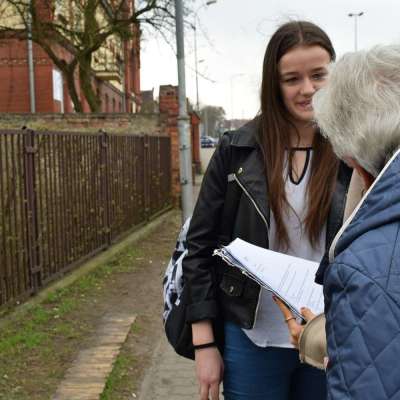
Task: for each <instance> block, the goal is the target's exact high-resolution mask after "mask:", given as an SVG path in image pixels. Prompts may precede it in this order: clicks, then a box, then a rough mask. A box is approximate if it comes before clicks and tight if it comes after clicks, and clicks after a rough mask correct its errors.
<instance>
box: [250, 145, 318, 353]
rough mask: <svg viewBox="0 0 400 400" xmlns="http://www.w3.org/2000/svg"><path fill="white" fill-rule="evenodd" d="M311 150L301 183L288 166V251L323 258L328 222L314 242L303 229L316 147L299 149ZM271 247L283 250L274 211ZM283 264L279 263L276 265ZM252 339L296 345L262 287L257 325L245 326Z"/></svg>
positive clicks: (272, 344) (270, 344) (269, 344)
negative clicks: (277, 233)
mask: <svg viewBox="0 0 400 400" xmlns="http://www.w3.org/2000/svg"><path fill="white" fill-rule="evenodd" d="M299 151H307V158H306V163H305V166H304V172H303V174H302V176H301V177H300V180H299V181H298V182H297V183H294V182H293V181H292V178H291V175H290V174H288V173H287V172H286V171H287V167H286V168H285V189H286V197H287V200H288V202H289V204H290V206H291V208H289V210H288V212H287V213H283V215H282V217H283V222H284V224H285V226H286V229H287V231H288V236H289V243H290V247H289V249H288V250H287V251H284V253H285V254H288V255H292V256H296V257H301V258H304V259H306V260H310V261H316V262H320V261H321V259H322V257H323V255H324V252H325V236H326V225H324V227H323V229H322V230H321V234H320V237H319V240H318V244H317V246H316V247H315V248H313V247H312V246H311V243H310V241H309V239H308V236H307V234H306V232H305V231H304V230H303V222H304V219H305V217H306V215H307V186H308V182H309V179H310V170H311V160H312V149H311V148H309V149H299ZM269 248H270V249H271V250H274V251H279V252H282V251H281V248H280V243H278V242H277V238H276V223H275V219H274V216H273V213H272V212H271V220H270V231H269ZM276 267H277V268H279V265H277V266H276ZM243 331H244V332H245V333H246V335H247V336H248V337H249V338H250V340H251V341H252V342H253V343H254V344H256V345H257V346H260V347H287V348H292V347H293V345H292V344H291V343H290V340H289V331H288V328H287V324H286V323H285V322H284V317H283V315H282V313H281V311H280V310H279V308H278V306H277V305H276V303H275V302H274V301H273V300H272V294H271V292H269V291H267V290H265V289H261V294H260V299H259V303H258V310H257V315H256V320H255V324H254V327H253V329H243Z"/></svg>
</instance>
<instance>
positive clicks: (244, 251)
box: [214, 239, 324, 318]
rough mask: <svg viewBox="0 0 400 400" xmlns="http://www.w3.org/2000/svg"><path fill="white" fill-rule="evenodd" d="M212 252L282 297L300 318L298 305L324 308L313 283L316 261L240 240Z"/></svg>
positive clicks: (321, 310)
mask: <svg viewBox="0 0 400 400" xmlns="http://www.w3.org/2000/svg"><path fill="white" fill-rule="evenodd" d="M214 255H218V256H220V257H221V258H222V259H223V260H224V261H225V262H227V263H228V264H230V265H232V266H234V267H238V268H240V269H241V270H242V272H243V273H244V274H246V275H247V276H248V277H249V278H251V279H253V280H254V281H256V282H257V283H258V284H259V285H260V286H262V287H264V288H266V289H268V290H270V291H271V292H272V293H274V294H275V295H276V296H277V297H279V298H280V299H281V300H283V301H284V302H285V303H286V304H287V305H288V306H289V308H291V309H292V311H293V312H294V313H295V314H296V315H298V316H299V317H300V318H302V316H301V312H300V308H301V307H308V308H310V309H311V311H313V312H314V313H315V314H320V313H322V312H323V311H324V297H323V292H322V286H320V285H317V284H316V283H315V282H314V276H315V273H316V271H317V269H318V265H319V264H318V263H316V262H313V261H308V260H304V259H302V258H298V257H292V256H288V255H286V254H282V253H277V252H274V251H272V250H267V249H263V248H262V247H258V246H255V245H253V244H250V243H248V242H246V241H244V240H241V239H235V240H234V241H233V242H232V243H230V244H229V245H228V246H224V247H223V248H222V249H218V250H215V251H214Z"/></svg>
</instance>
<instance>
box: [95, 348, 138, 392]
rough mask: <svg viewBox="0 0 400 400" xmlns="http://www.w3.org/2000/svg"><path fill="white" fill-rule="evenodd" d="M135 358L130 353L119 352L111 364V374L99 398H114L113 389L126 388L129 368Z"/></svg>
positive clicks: (132, 365)
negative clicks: (112, 364)
mask: <svg viewBox="0 0 400 400" xmlns="http://www.w3.org/2000/svg"><path fill="white" fill-rule="evenodd" d="M134 364H135V358H134V357H133V356H132V355H129V354H125V353H121V354H120V355H119V356H118V357H117V359H116V361H115V363H114V366H113V370H112V372H111V374H110V375H109V376H108V379H107V382H106V385H105V388H104V391H103V393H102V394H101V396H100V400H113V399H115V397H114V395H115V391H116V390H121V388H125V389H127V388H128V387H129V380H130V377H129V370H130V369H133V367H134Z"/></svg>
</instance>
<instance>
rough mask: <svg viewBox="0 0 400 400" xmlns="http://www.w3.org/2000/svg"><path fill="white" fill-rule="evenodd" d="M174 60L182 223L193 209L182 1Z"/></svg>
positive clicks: (177, 14) (177, 13)
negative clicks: (176, 71) (177, 108)
mask: <svg viewBox="0 0 400 400" xmlns="http://www.w3.org/2000/svg"><path fill="white" fill-rule="evenodd" d="M175 29H176V50H177V51H176V58H177V64H178V98H179V116H178V133H179V172H180V184H181V193H182V221H186V219H187V218H188V217H189V216H190V215H191V213H192V209H193V182H192V151H191V146H190V127H189V116H188V113H187V104H186V78H185V44H184V30H183V4H182V0H175Z"/></svg>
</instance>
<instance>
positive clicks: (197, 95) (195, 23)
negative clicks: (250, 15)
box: [191, 0, 217, 111]
mask: <svg viewBox="0 0 400 400" xmlns="http://www.w3.org/2000/svg"><path fill="white" fill-rule="evenodd" d="M216 2H217V0H209V1H207V2H206V3H205V4H203V5H201V6H200V7H199V8H198V9H197V10H196V11H195V12H194V20H193V24H191V27H192V29H193V31H194V68H195V73H196V111H200V102H199V71H198V64H199V62H198V60H197V13H198V12H199V11H200V10H201V9H202V8H204V7H207V6H210V5H212V4H215V3H216Z"/></svg>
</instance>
